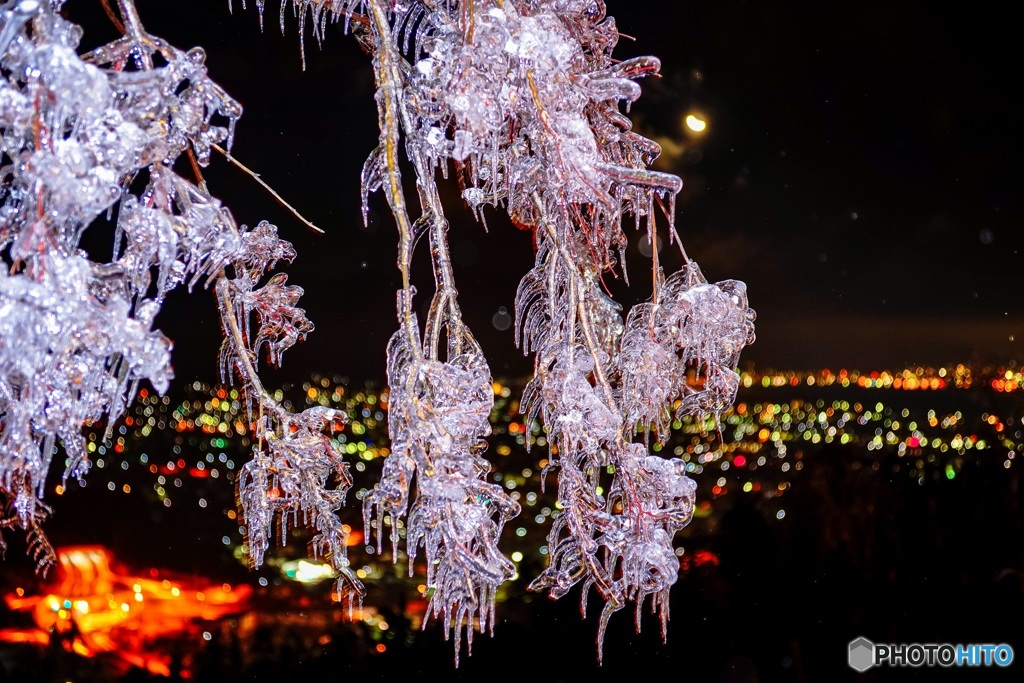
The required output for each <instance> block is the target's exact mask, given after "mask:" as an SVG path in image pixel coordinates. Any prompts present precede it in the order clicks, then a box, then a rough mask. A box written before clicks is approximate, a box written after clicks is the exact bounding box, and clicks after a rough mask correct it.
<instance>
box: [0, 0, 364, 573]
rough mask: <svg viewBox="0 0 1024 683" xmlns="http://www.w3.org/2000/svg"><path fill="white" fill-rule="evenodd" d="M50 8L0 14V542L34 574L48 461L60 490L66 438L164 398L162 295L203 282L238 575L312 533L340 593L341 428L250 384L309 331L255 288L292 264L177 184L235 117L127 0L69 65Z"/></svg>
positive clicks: (69, 53)
mask: <svg viewBox="0 0 1024 683" xmlns="http://www.w3.org/2000/svg"><path fill="white" fill-rule="evenodd" d="M62 4H63V3H62V2H60V1H57V0H48V1H36V0H9V1H8V2H6V3H3V4H0V75H2V78H0V152H2V159H3V164H4V165H3V166H2V168H0V258H2V265H3V268H0V509H2V511H3V512H2V515H0V531H2V530H3V529H6V528H20V529H22V530H24V531H25V532H27V534H28V535H29V540H30V550H31V552H32V553H33V555H34V557H35V559H36V560H37V562H38V563H39V566H40V568H45V567H46V566H47V565H48V564H49V563H51V562H52V550H51V549H50V547H49V545H48V543H47V542H46V540H45V536H44V535H43V534H42V531H41V528H40V525H41V523H42V522H43V520H44V519H45V518H46V516H47V514H48V512H49V509H48V508H47V506H46V505H45V504H44V503H43V502H42V499H43V493H44V489H45V487H46V477H47V473H48V470H49V467H50V463H51V460H52V457H53V455H54V453H55V452H56V449H57V445H58V443H59V444H60V445H61V446H63V449H64V452H65V453H66V456H67V466H66V468H65V472H64V478H65V479H67V478H68V477H74V478H81V477H82V476H83V475H84V474H85V473H86V471H87V470H88V466H89V461H88V457H87V455H86V451H85V449H84V447H83V439H82V435H81V429H82V426H83V425H84V424H86V423H92V422H97V421H105V422H106V423H107V424H108V425H111V426H112V425H113V424H115V423H116V421H117V420H118V418H119V417H120V416H121V415H122V413H123V412H124V410H125V408H126V407H127V406H128V404H129V403H130V402H131V401H132V400H133V398H134V396H135V392H136V390H137V387H138V385H139V382H141V381H143V380H147V381H148V382H150V383H151V384H152V386H153V387H154V388H155V389H156V390H157V391H158V392H161V393H162V392H164V391H165V390H166V389H167V386H168V383H169V381H170V379H171V376H172V372H171V367H170V350H171V343H170V341H169V340H168V339H167V338H166V337H164V335H163V334H161V333H160V331H158V330H156V329H154V328H153V321H154V319H155V317H156V315H157V313H158V312H159V310H160V307H161V305H162V303H163V301H164V298H165V297H166V295H167V293H168V292H169V291H171V290H172V289H174V288H175V287H178V286H181V285H186V286H188V287H189V288H192V287H194V286H195V285H196V284H199V283H202V284H203V285H209V284H211V283H212V282H214V281H216V282H217V292H218V295H219V297H220V300H221V312H222V316H223V321H224V328H225V331H226V332H227V333H228V334H227V337H228V338H227V341H226V342H225V352H224V361H225V366H226V367H231V368H232V369H238V370H239V371H240V374H241V375H242V377H243V380H244V382H243V385H244V388H245V389H246V390H247V392H246V393H247V400H248V402H249V405H250V407H251V409H252V411H253V414H254V421H257V423H258V426H257V436H258V446H257V453H256V457H255V459H254V461H253V462H252V463H250V464H249V466H247V468H246V472H245V474H246V476H247V479H246V480H245V482H244V486H243V487H242V492H241V493H242V500H243V503H245V504H246V506H247V508H249V509H253V510H255V509H256V508H259V509H260V510H261V511H260V513H256V512H253V513H252V515H251V516H252V518H253V522H254V523H250V524H249V528H250V529H251V530H252V533H253V539H252V540H251V542H250V546H251V547H252V548H253V549H254V550H253V553H254V557H255V559H256V560H257V561H258V560H259V559H261V558H262V552H263V549H264V548H265V545H266V544H265V543H261V542H260V541H261V538H262V537H261V536H260V535H259V534H261V533H265V529H266V527H267V526H268V525H269V521H268V520H269V518H271V517H272V516H273V515H274V514H275V513H276V512H282V513H287V514H291V515H292V520H293V521H298V520H299V519H301V520H302V521H303V522H304V523H308V524H310V525H311V526H313V527H314V529H315V530H316V532H317V534H316V536H315V537H314V541H313V550H314V552H316V553H318V554H321V555H324V556H328V557H331V558H332V559H334V560H335V566H336V567H338V569H339V571H340V572H341V573H342V576H343V577H344V576H345V572H346V571H347V561H346V560H345V559H344V558H345V543H344V539H345V533H346V531H345V529H344V528H343V526H342V525H341V524H340V523H339V522H338V521H337V518H336V517H335V515H334V511H335V510H336V509H337V508H338V507H339V506H340V505H341V504H342V501H343V499H344V495H345V492H346V491H347V489H348V486H349V483H350V481H349V479H348V476H347V472H346V470H345V466H344V464H343V463H342V462H341V460H340V458H339V456H338V454H337V452H336V449H335V448H334V447H333V446H332V445H331V443H330V440H329V438H328V437H327V436H326V435H325V430H326V431H329V430H330V428H331V427H332V425H334V424H336V423H337V421H338V419H339V416H336V415H333V414H331V415H328V414H324V413H323V411H322V409H321V410H319V411H318V410H313V411H306V412H305V413H302V414H299V415H291V414H289V413H287V412H286V411H284V410H283V409H282V408H281V407H280V406H279V405H277V404H276V403H275V402H273V399H272V398H270V397H269V396H267V395H266V392H264V391H263V389H262V386H260V385H259V379H258V377H256V375H255V358H256V356H257V354H258V353H259V352H261V350H264V349H265V351H266V353H267V355H268V356H269V359H270V361H271V362H275V363H276V362H279V361H280V357H281V353H282V352H283V351H284V350H286V349H287V348H289V347H290V346H291V345H293V344H294V343H296V342H297V341H299V340H300V339H302V338H303V337H304V336H305V335H306V334H307V333H308V332H309V331H310V330H312V325H311V324H310V323H309V321H308V320H306V317H305V314H304V312H303V311H302V309H300V308H297V306H296V302H297V299H298V297H299V295H300V294H301V289H299V288H297V287H293V286H289V285H287V284H286V282H285V278H284V276H283V275H278V276H275V277H272V278H270V279H269V281H267V282H266V283H265V284H263V285H262V286H260V284H259V282H260V279H261V277H262V276H263V274H264V273H265V271H266V270H267V269H268V268H270V267H272V266H273V265H274V264H275V263H277V262H278V261H281V260H285V261H288V260H291V258H292V257H294V252H293V251H292V248H291V245H289V244H288V243H287V242H284V241H282V240H280V239H279V238H278V237H277V230H276V228H274V226H272V225H269V224H267V223H261V224H260V225H258V226H257V227H256V228H254V229H253V230H248V229H247V228H246V227H245V226H238V225H237V224H236V223H235V221H234V219H233V218H232V216H231V214H230V212H229V211H228V210H227V209H226V208H225V207H223V206H222V205H221V203H220V202H219V201H218V200H217V199H216V198H215V197H213V196H211V195H210V194H209V192H208V191H207V189H206V185H205V182H204V181H203V180H202V178H201V177H197V178H196V180H194V181H192V180H187V179H186V178H184V177H182V176H181V175H179V173H178V171H177V170H176V165H177V162H178V161H179V159H182V160H184V158H185V157H189V159H190V161H192V162H193V165H195V166H196V167H197V168H198V167H202V166H205V165H206V164H207V162H208V161H209V156H210V150H211V149H212V147H213V145H218V144H225V145H226V146H228V147H230V143H231V136H232V130H233V128H234V124H235V121H236V120H237V118H238V117H239V116H240V115H241V113H242V108H241V106H240V105H239V104H238V103H237V102H235V101H234V100H233V99H231V98H230V97H229V96H228V95H227V94H226V93H225V92H224V91H223V90H222V89H221V88H220V87H219V86H218V85H217V84H216V83H214V82H213V81H211V80H210V78H209V77H208V75H207V71H206V67H205V66H204V63H203V62H204V59H205V57H204V54H203V51H202V50H201V49H198V48H197V49H193V50H190V51H187V52H185V51H182V50H179V49H177V48H175V47H173V46H171V45H169V44H167V43H166V42H165V41H163V40H161V39H160V38H157V37H155V36H152V35H150V34H148V33H147V32H146V31H145V30H144V29H143V27H142V25H141V23H140V21H139V17H138V14H137V12H136V10H135V7H134V5H133V4H132V2H131V0H120V2H119V9H120V11H121V17H122V19H123V24H124V36H123V37H122V38H120V39H118V40H116V41H114V42H112V43H110V44H107V45H104V46H102V47H99V48H97V49H95V50H93V51H92V52H89V53H86V54H84V55H79V54H78V52H77V48H78V44H79V39H80V37H81V29H80V28H79V27H78V26H76V25H75V24H72V23H70V22H67V21H65V20H64V19H63V18H61V16H60V14H59V11H60V9H61V6H62ZM157 58H158V59H157ZM156 62H159V63H160V65H159V66H157V65H156ZM197 173H198V172H197ZM104 215H106V216H107V217H108V219H111V220H112V223H113V227H114V237H113V243H112V244H111V245H110V246H109V247H108V251H107V252H106V254H102V255H97V254H96V253H87V252H86V251H85V250H84V249H82V248H81V244H82V238H83V235H84V234H85V233H86V231H93V232H99V233H100V234H102V230H103V226H102V225H100V223H101V222H102V221H98V219H100V218H101V217H102V216H104ZM114 216H116V218H114ZM95 241H96V240H93V242H95ZM94 251H95V249H94ZM229 274H231V275H230V277H229ZM253 319H254V320H255V330H253V329H251V328H252V327H253V325H252V324H251V323H250V321H251V320H253ZM243 355H244V360H240V358H241V357H242V356H243ZM256 414H258V415H259V418H258V420H257V419H256V417H255V415H256ZM108 429H109V427H108ZM254 482H255V483H254ZM257 490H259V491H260V495H261V496H262V499H261V500H258V501H257V500H255V496H254V494H253V492H254V491H257ZM268 508H269V511H268V510H267V509H268ZM2 547H3V542H2V538H0V549H2ZM355 585H356V586H357V587H358V582H357V581H356V582H355Z"/></svg>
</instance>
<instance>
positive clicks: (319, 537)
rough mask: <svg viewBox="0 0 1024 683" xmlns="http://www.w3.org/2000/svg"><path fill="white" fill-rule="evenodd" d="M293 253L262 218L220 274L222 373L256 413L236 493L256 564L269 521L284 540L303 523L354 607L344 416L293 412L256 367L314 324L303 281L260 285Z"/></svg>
mask: <svg viewBox="0 0 1024 683" xmlns="http://www.w3.org/2000/svg"><path fill="white" fill-rule="evenodd" d="M294 257H295V251H294V249H293V248H292V245H291V244H290V243H288V242H286V241H284V240H282V239H280V238H278V236H277V228H275V227H274V226H273V225H271V224H269V223H267V222H266V221H264V222H261V223H260V224H259V225H257V226H256V227H255V228H253V229H252V230H245V231H243V232H242V233H241V246H240V248H239V249H238V250H237V251H236V252H235V254H234V257H233V260H232V269H231V270H232V272H233V277H227V276H222V277H220V278H219V279H218V280H217V285H216V291H217V300H218V304H219V306H220V313H221V321H222V324H223V327H224V343H223V345H222V347H221V376H222V379H223V380H224V381H225V382H229V381H231V380H232V379H235V378H237V379H238V380H239V381H240V383H241V385H242V388H243V389H244V391H245V395H246V401H247V402H248V404H249V412H250V414H251V415H253V417H254V418H255V419H254V421H255V426H254V427H253V430H254V431H253V435H252V436H253V441H254V442H255V443H254V446H253V458H252V459H251V460H250V461H249V462H247V463H246V464H245V465H244V466H243V467H242V471H241V474H240V476H239V481H238V500H239V504H240V505H241V507H242V515H243V519H244V521H245V527H246V533H247V534H248V544H247V545H248V548H249V558H250V561H251V563H252V564H253V565H254V566H259V565H260V564H262V563H263V559H264V554H265V553H266V551H267V549H268V548H269V547H270V541H271V538H272V537H273V535H274V533H273V528H274V524H275V523H277V524H278V530H279V534H280V541H281V544H282V545H283V544H285V543H286V542H287V539H288V533H289V531H290V530H291V529H292V528H295V527H300V526H302V527H308V528H309V529H311V530H312V531H313V536H312V538H311V540H310V544H309V547H310V550H311V554H312V555H313V556H314V557H322V558H324V559H326V560H328V561H329V562H330V563H331V565H332V566H333V568H334V569H335V571H336V572H337V589H338V590H337V593H338V595H339V597H343V598H345V599H346V600H347V601H348V604H349V605H350V606H352V605H353V603H354V602H355V601H357V600H360V599H361V598H362V595H363V593H364V590H363V586H362V583H361V582H360V581H359V579H358V578H357V577H356V575H355V573H354V572H353V571H352V569H351V568H350V566H349V560H348V536H349V532H350V529H349V527H348V526H347V525H345V524H342V522H341V520H340V519H339V517H338V515H337V511H338V509H339V508H341V507H342V506H343V505H344V504H345V498H346V496H347V495H348V492H349V490H350V489H351V487H352V478H351V476H349V472H348V464H347V463H345V462H344V460H343V459H342V457H341V452H340V450H339V449H338V447H337V445H336V444H335V443H333V442H332V440H331V437H330V435H331V434H332V433H334V432H335V431H337V430H338V429H340V428H341V427H342V426H343V425H344V424H345V422H346V420H347V416H346V415H345V414H344V413H342V412H340V411H337V410H333V409H330V408H324V407H321V406H315V407H313V408H308V409H306V410H304V411H302V412H301V413H298V414H294V413H291V412H289V411H288V410H286V409H285V408H284V406H282V405H281V404H280V403H279V402H278V401H276V400H275V399H274V398H273V397H271V396H270V395H269V394H268V392H267V391H266V390H265V389H264V388H263V385H262V384H261V382H260V380H259V376H258V374H257V364H258V359H259V357H260V355H261V352H265V353H266V356H267V359H268V361H269V362H270V363H273V364H280V362H281V356H282V354H283V353H284V352H285V351H286V350H287V349H289V348H291V347H292V346H293V345H294V344H295V343H297V342H299V341H301V340H302V339H304V338H305V337H306V335H307V334H309V333H310V332H312V331H313V324H312V323H311V322H310V321H309V319H308V318H306V313H305V311H304V310H303V309H301V308H298V307H297V306H296V304H297V302H298V300H299V298H300V297H301V296H302V293H303V291H302V288H301V287H297V286H294V285H289V284H287V277H286V276H285V275H284V274H283V273H278V274H276V275H273V276H271V277H270V278H268V279H267V280H266V281H265V282H263V284H262V285H260V284H259V283H260V282H261V281H262V280H263V277H264V275H265V274H266V273H267V271H268V270H269V269H271V268H273V267H274V266H275V265H276V264H277V263H278V262H279V261H291V260H292V259H293V258H294Z"/></svg>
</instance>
